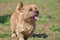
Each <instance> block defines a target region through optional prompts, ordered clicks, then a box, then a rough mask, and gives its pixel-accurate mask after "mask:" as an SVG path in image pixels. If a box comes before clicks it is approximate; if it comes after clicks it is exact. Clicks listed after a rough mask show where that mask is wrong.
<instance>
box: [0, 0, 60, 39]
mask: <svg viewBox="0 0 60 40" xmlns="http://www.w3.org/2000/svg"><path fill="white" fill-rule="evenodd" d="M22 1H23V2H24V4H32V3H35V4H36V5H37V6H38V7H39V10H40V16H39V18H40V19H39V20H38V21H37V24H43V25H45V24H46V23H47V22H48V20H50V21H49V22H50V24H49V25H50V26H48V27H49V28H48V29H49V30H50V31H49V32H46V31H48V30H42V32H43V33H44V32H45V33H47V35H48V37H47V38H45V40H60V0H22ZM7 3H14V5H13V6H12V7H9V8H4V9H2V10H1V11H2V14H3V15H6V14H12V13H13V11H14V10H15V7H16V5H17V3H18V0H0V4H7ZM9 20H10V17H3V18H1V17H0V29H3V28H2V26H10V22H9ZM2 22H4V23H2ZM47 24H48V23H47ZM42 28H43V27H41V28H40V27H38V25H37V28H36V30H35V32H38V31H39V30H41V29H42ZM10 36H11V34H10V32H8V33H4V32H3V33H0V38H10ZM28 40H43V38H38V37H32V38H28Z"/></svg>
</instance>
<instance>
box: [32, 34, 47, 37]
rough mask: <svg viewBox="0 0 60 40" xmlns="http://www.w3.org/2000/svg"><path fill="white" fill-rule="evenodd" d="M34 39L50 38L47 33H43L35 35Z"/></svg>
mask: <svg viewBox="0 0 60 40" xmlns="http://www.w3.org/2000/svg"><path fill="white" fill-rule="evenodd" d="M32 37H38V38H41V37H42V38H47V37H48V35H47V34H46V33H43V34H33V36H32Z"/></svg>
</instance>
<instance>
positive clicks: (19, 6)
mask: <svg viewBox="0 0 60 40" xmlns="http://www.w3.org/2000/svg"><path fill="white" fill-rule="evenodd" d="M22 8H23V3H22V2H21V1H20V2H19V3H18V5H17V8H16V9H18V10H21V9H22Z"/></svg>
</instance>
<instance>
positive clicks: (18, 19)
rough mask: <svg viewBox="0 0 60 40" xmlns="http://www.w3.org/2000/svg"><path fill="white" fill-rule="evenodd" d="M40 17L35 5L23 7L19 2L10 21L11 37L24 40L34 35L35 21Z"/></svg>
mask: <svg viewBox="0 0 60 40" xmlns="http://www.w3.org/2000/svg"><path fill="white" fill-rule="evenodd" d="M38 15H39V10H38V7H37V6H36V5H35V4H30V5H23V3H22V2H19V3H18V5H17V7H16V10H15V11H14V13H13V14H12V16H11V19H10V26H11V31H12V36H11V37H12V38H13V37H16V36H17V37H18V38H19V40H24V37H25V36H30V35H32V34H33V32H34V30H35V28H36V23H35V21H36V20H37V19H38Z"/></svg>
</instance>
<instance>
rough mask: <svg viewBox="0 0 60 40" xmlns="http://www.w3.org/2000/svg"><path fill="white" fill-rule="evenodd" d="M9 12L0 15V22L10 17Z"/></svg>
mask: <svg viewBox="0 0 60 40" xmlns="http://www.w3.org/2000/svg"><path fill="white" fill-rule="evenodd" d="M10 16H11V14H10V15H4V16H0V23H5V22H6V20H7V19H8V18H10Z"/></svg>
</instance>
